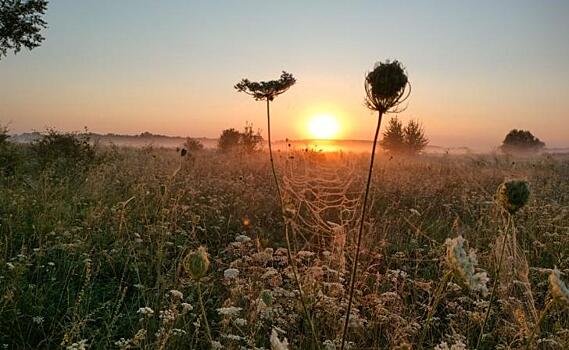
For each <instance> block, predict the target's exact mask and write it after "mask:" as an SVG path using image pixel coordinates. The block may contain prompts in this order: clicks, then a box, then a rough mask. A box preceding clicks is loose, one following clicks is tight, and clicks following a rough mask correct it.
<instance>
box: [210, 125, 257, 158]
mask: <svg viewBox="0 0 569 350" xmlns="http://www.w3.org/2000/svg"><path fill="white" fill-rule="evenodd" d="M262 144H263V137H262V136H261V132H260V131H259V130H257V132H255V131H253V124H249V123H247V124H245V128H244V130H243V132H240V131H238V130H236V129H234V128H231V129H225V130H223V132H222V133H221V136H220V137H219V140H218V143H217V147H218V148H219V150H220V151H222V152H224V153H226V152H230V151H236V150H240V151H243V152H246V153H252V152H255V151H258V150H260V149H261V147H262Z"/></svg>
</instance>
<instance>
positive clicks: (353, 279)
mask: <svg viewBox="0 0 569 350" xmlns="http://www.w3.org/2000/svg"><path fill="white" fill-rule="evenodd" d="M382 117H383V113H382V112H381V111H379V116H378V118H377V127H376V128H375V136H374V137H373V148H372V150H371V160H370V162H369V171H368V174H367V184H366V190H365V194H364V204H363V207H362V215H361V219H360V228H359V231H358V241H357V243H356V256H355V258H354V266H353V267H352V275H351V278H350V296H349V299H348V310H347V313H346V321H345V322H344V331H343V332H342V346H341V347H340V350H344V346H345V343H346V337H347V336H348V325H349V323H350V312H351V311H352V301H353V299H354V287H355V284H356V274H357V270H358V260H359V257H360V247H361V243H362V235H363V232H364V224H365V216H366V209H367V198H368V195H369V188H370V185H371V175H372V173H373V162H374V160H375V147H376V145H377V137H378V136H379V128H380V126H381V118H382Z"/></svg>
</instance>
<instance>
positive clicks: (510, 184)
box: [496, 180, 530, 214]
mask: <svg viewBox="0 0 569 350" xmlns="http://www.w3.org/2000/svg"><path fill="white" fill-rule="evenodd" d="M529 194H530V191H529V184H528V183H527V181H524V180H508V181H505V182H503V183H502V184H501V185H500V186H499V187H498V191H497V193H496V199H497V201H498V203H500V205H501V206H502V207H503V208H504V209H505V210H507V211H508V212H509V213H510V214H514V213H515V212H516V211H518V210H519V209H520V208H522V207H523V206H524V205H526V204H527V202H528V199H529Z"/></svg>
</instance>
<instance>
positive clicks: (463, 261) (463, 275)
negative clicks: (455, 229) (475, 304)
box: [445, 236, 489, 294]
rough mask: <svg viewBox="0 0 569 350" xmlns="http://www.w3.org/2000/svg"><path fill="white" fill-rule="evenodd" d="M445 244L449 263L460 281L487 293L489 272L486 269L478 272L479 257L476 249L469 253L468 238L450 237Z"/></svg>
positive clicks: (468, 286)
mask: <svg viewBox="0 0 569 350" xmlns="http://www.w3.org/2000/svg"><path fill="white" fill-rule="evenodd" d="M445 244H446V247H447V254H446V262H447V265H448V267H449V268H450V269H451V270H452V272H453V273H454V275H455V276H456V277H457V278H458V280H459V282H460V283H461V284H462V285H463V286H466V287H467V288H469V289H471V290H473V291H479V292H482V294H486V293H487V292H488V287H487V286H486V284H487V283H488V281H489V278H488V274H487V273H486V272H485V271H481V272H476V265H478V259H477V258H476V253H475V252H474V250H472V249H471V250H469V251H468V253H467V249H468V243H467V242H466V240H465V239H464V238H462V236H458V237H457V238H454V239H450V238H448V239H447V240H446V242H445Z"/></svg>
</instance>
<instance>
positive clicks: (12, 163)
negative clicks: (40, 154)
mask: <svg viewBox="0 0 569 350" xmlns="http://www.w3.org/2000/svg"><path fill="white" fill-rule="evenodd" d="M9 138H10V135H8V128H7V127H5V126H0V174H4V175H11V174H13V173H14V170H15V167H16V163H17V157H16V150H15V149H14V147H13V145H12V144H10V142H8V139H9Z"/></svg>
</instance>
